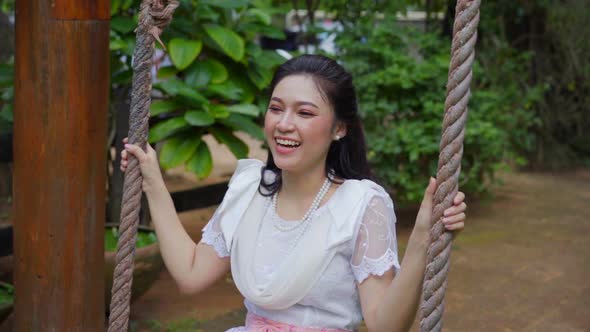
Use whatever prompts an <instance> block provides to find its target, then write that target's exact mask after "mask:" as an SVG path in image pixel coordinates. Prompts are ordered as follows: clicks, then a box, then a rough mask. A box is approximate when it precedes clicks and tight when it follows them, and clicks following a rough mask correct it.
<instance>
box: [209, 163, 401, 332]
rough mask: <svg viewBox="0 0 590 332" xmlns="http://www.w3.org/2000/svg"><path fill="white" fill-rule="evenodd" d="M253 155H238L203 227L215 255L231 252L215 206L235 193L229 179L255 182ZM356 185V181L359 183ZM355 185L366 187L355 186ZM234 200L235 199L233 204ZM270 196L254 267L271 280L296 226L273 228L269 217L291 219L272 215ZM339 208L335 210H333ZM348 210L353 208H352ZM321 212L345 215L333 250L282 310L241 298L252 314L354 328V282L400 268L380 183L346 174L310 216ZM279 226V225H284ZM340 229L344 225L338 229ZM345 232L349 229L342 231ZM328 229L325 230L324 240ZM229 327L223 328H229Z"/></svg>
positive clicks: (357, 309) (357, 315) (260, 280)
mask: <svg viewBox="0 0 590 332" xmlns="http://www.w3.org/2000/svg"><path fill="white" fill-rule="evenodd" d="M262 165H263V164H262V163H261V162H260V161H258V160H251V159H248V160H240V161H239V164H238V168H237V170H236V172H235V173H234V176H233V177H232V180H231V181H230V188H229V189H228V193H226V197H224V202H222V204H221V205H220V207H219V208H218V209H217V211H216V212H215V214H214V215H213V217H212V218H211V220H210V221H209V222H208V224H207V225H206V226H205V228H204V229H203V236H202V240H201V242H202V243H205V244H208V245H210V246H212V247H213V248H214V249H215V251H216V252H217V254H218V255H219V257H228V256H230V255H231V245H230V244H229V243H228V240H227V239H226V237H225V236H224V232H223V231H222V227H221V225H220V224H221V219H222V218H220V217H219V216H220V211H221V210H223V209H228V208H230V207H229V206H228V205H227V204H224V203H226V202H225V201H226V200H228V201H229V200H231V199H230V198H228V196H233V197H234V198H235V197H236V196H237V197H239V195H240V193H239V192H236V190H233V192H232V185H231V183H232V182H236V181H240V178H244V177H246V176H248V177H256V176H257V174H258V177H257V178H255V179H248V180H249V184H248V186H258V183H259V181H260V176H259V175H260V167H262ZM359 185H360V186H359ZM359 188H365V190H360V191H359ZM351 197H354V198H355V199H356V200H358V201H360V202H359V204H358V205H359V206H358V207H357V208H355V209H352V210H351V209H347V208H348V206H349V205H351V204H349V202H348V201H347V199H348V200H350V198H351ZM236 205H237V204H236ZM271 206H272V205H271V204H270V198H269V199H268V200H267V203H266V204H265V208H266V212H265V213H264V219H263V221H262V223H261V229H260V236H259V243H258V244H257V250H256V255H255V257H254V265H255V266H254V273H255V280H256V282H257V284H260V285H263V284H265V283H267V282H269V281H270V279H271V278H272V276H273V273H274V272H275V271H276V269H277V267H279V266H280V264H281V262H282V261H284V258H285V257H286V256H287V255H288V254H289V250H290V249H291V248H292V244H293V241H294V240H295V237H296V234H297V232H298V230H293V231H285V230H278V229H277V227H275V226H274V225H273V217H274V218H278V219H277V220H278V222H280V223H282V224H283V226H285V227H287V228H290V227H293V225H294V224H293V222H294V221H287V220H283V219H281V218H279V217H278V216H276V215H275V213H276V212H275V211H274V210H273V209H272V208H271ZM336 211H338V212H339V213H342V214H338V213H336ZM351 212H352V213H351ZM324 213H333V214H334V215H337V216H338V217H339V219H341V220H343V219H347V220H346V224H345V225H351V227H348V228H346V227H341V228H340V230H341V231H339V233H338V235H337V236H339V237H341V239H342V240H337V241H336V242H335V243H338V244H337V246H338V247H337V248H338V249H337V252H336V255H335V256H334V258H333V259H332V260H331V261H330V262H329V263H328V265H327V268H326V269H325V271H324V273H323V274H322V275H321V277H320V278H319V280H318V281H317V282H316V283H315V284H314V285H313V287H312V288H311V290H310V291H309V292H308V293H307V294H306V295H305V296H304V297H303V299H302V300H301V301H299V302H298V303H297V304H295V305H293V306H291V307H289V308H287V309H283V310H270V309H265V308H262V307H259V306H257V305H255V304H254V303H252V302H251V301H249V300H248V298H246V299H245V301H244V304H245V306H246V308H247V310H248V312H251V313H253V314H255V315H258V316H261V317H264V318H267V319H271V320H274V321H278V322H282V323H287V324H292V325H296V326H301V327H311V328H332V329H342V330H347V331H355V330H357V329H358V326H359V325H360V323H361V321H362V313H361V306H360V300H359V293H358V288H357V287H358V285H359V284H360V283H362V282H363V281H364V280H365V279H366V278H367V277H368V276H369V275H383V274H384V273H385V272H386V271H388V270H390V269H392V268H394V271H395V272H397V271H398V270H399V268H400V265H399V262H398V256H397V239H396V232H395V222H396V218H395V214H394V209H393V202H392V201H391V199H390V197H389V195H388V194H387V193H386V192H385V190H383V188H382V187H380V186H378V185H376V184H375V183H373V182H371V181H368V180H362V181H359V180H346V181H345V183H344V184H342V185H341V186H340V187H339V188H338V189H337V190H336V192H335V193H334V194H333V195H332V196H331V197H330V199H329V200H328V201H327V202H326V203H325V204H324V205H322V206H321V207H320V208H318V209H317V210H316V212H315V213H314V215H313V216H312V219H311V221H310V222H313V221H314V219H316V218H318V217H319V216H320V215H322V214H324ZM285 227H279V228H285ZM342 229H344V231H342ZM346 233H349V234H346ZM330 236H333V237H334V236H335V235H332V232H330V234H328V235H327V238H326V240H327V241H333V240H334V239H330V238H329V237H330ZM229 331H231V332H239V331H247V330H246V328H245V327H237V328H233V329H230V330H229ZM229 331H228V332H229Z"/></svg>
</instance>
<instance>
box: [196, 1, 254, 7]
mask: <svg viewBox="0 0 590 332" xmlns="http://www.w3.org/2000/svg"><path fill="white" fill-rule="evenodd" d="M201 3H203V4H207V5H209V6H215V7H221V8H225V9H234V8H241V7H245V6H247V5H248V0H202V1H201Z"/></svg>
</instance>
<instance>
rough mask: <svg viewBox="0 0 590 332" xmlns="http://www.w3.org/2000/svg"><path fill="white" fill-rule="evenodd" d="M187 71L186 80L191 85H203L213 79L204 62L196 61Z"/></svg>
mask: <svg viewBox="0 0 590 332" xmlns="http://www.w3.org/2000/svg"><path fill="white" fill-rule="evenodd" d="M185 73H186V77H185V82H186V84H188V85H190V86H194V87H203V86H206V85H207V84H209V82H210V81H211V73H209V70H207V68H206V67H205V66H203V63H202V62H198V61H197V62H194V63H193V64H192V65H191V66H190V67H188V69H187V70H186V72H185Z"/></svg>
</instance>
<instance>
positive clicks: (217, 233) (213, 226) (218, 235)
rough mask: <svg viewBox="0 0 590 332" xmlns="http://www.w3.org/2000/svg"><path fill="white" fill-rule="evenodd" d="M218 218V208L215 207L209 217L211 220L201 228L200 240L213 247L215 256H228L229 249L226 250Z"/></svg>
mask: <svg viewBox="0 0 590 332" xmlns="http://www.w3.org/2000/svg"><path fill="white" fill-rule="evenodd" d="M219 220H220V218H219V209H217V211H215V213H214V214H213V216H212V217H211V220H209V222H208V223H207V225H206V226H205V228H203V235H202V237H201V242H202V243H205V244H208V245H210V246H211V247H213V249H214V250H215V252H216V253H217V256H219V257H222V258H223V257H229V251H227V247H226V246H225V239H224V238H223V233H222V232H221V228H220V225H219Z"/></svg>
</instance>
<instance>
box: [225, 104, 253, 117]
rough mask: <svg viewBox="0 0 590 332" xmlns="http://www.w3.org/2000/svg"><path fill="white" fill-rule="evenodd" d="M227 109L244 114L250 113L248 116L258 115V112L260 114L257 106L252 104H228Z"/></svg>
mask: <svg viewBox="0 0 590 332" xmlns="http://www.w3.org/2000/svg"><path fill="white" fill-rule="evenodd" d="M227 109H228V110H229V111H230V112H231V113H239V114H245V115H250V116H258V114H260V110H259V109H258V107H256V105H252V104H237V105H231V106H228V107H227Z"/></svg>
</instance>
